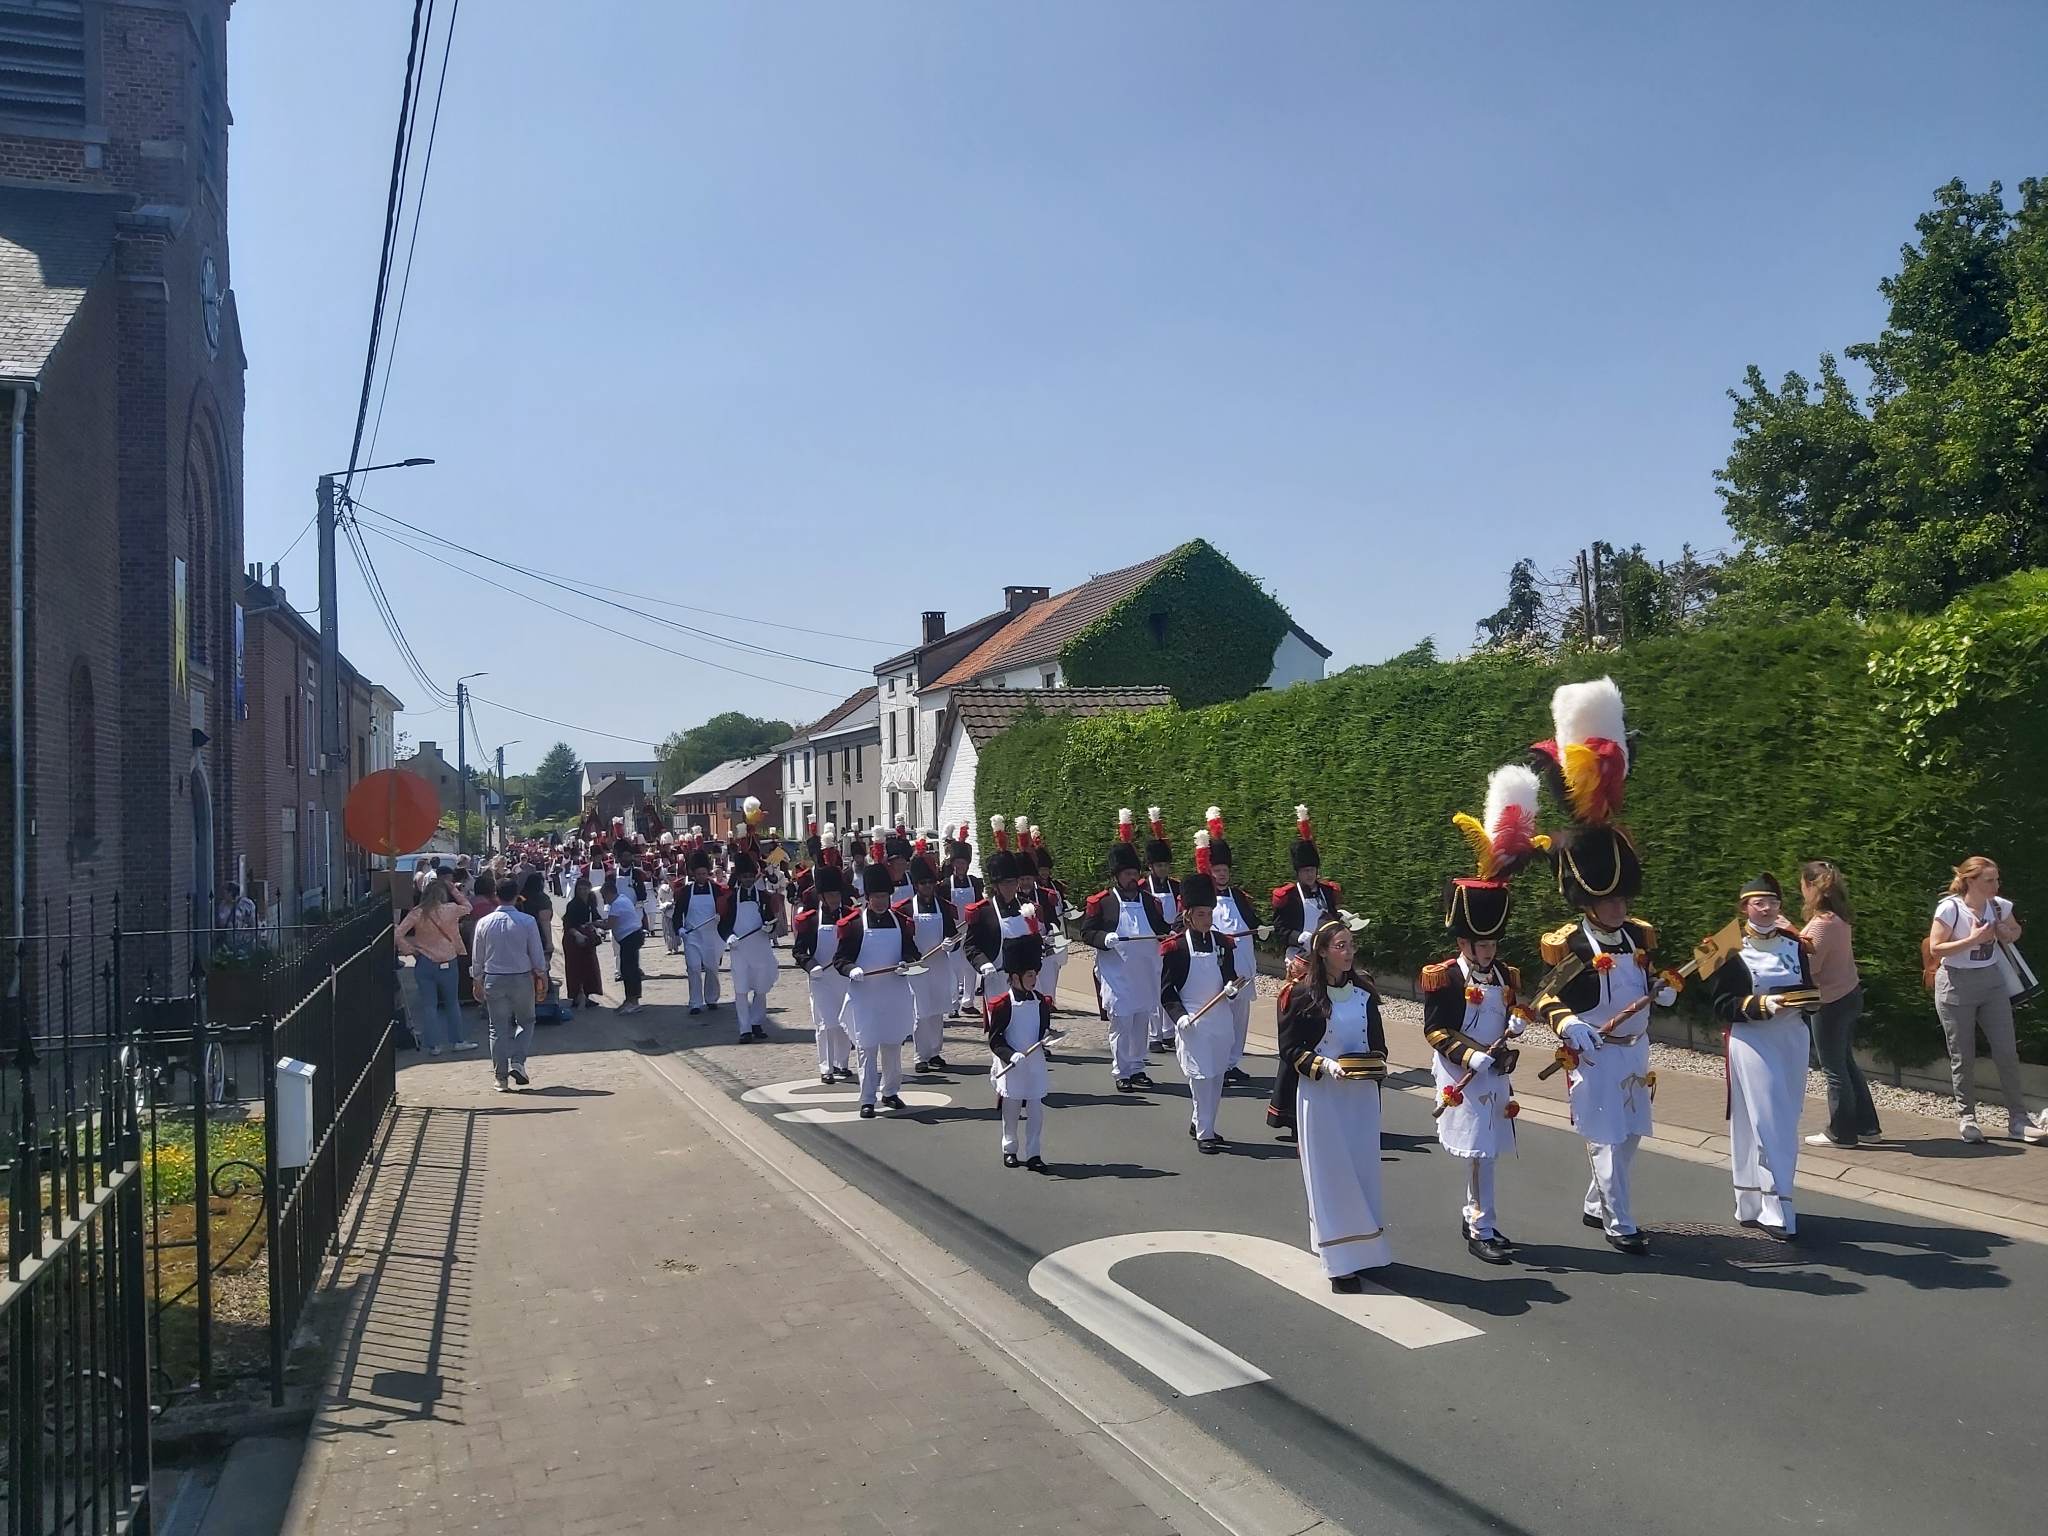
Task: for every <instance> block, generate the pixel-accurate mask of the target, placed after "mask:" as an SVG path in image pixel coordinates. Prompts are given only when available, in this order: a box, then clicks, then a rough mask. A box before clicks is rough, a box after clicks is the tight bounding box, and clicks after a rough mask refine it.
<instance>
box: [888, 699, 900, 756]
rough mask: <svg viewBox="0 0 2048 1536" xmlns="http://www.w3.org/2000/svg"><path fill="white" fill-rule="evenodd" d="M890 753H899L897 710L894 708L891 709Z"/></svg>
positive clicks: (891, 754)
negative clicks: (897, 744)
mask: <svg viewBox="0 0 2048 1536" xmlns="http://www.w3.org/2000/svg"><path fill="white" fill-rule="evenodd" d="M889 755H890V756H891V757H896V756H898V755H899V754H898V753H897V751H896V711H895V710H893V709H892V710H890V711H889Z"/></svg>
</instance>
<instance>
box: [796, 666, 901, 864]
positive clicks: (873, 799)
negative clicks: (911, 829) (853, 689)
mask: <svg viewBox="0 0 2048 1536" xmlns="http://www.w3.org/2000/svg"><path fill="white" fill-rule="evenodd" d="M877 713H878V712H877V709H876V705H875V690H874V689H873V688H863V689H861V690H860V691H859V692H858V693H855V694H852V695H849V696H848V697H847V698H845V699H842V700H840V702H839V703H838V704H836V705H834V706H833V707H832V708H831V709H830V710H828V711H827V712H826V713H825V714H823V715H821V716H820V717H819V718H818V719H817V720H816V721H814V722H812V723H811V724H810V725H807V726H805V727H804V728H803V729H802V730H800V731H798V732H797V733H796V734H795V735H794V736H792V737H790V738H789V740H787V741H784V742H781V743H779V744H778V745H777V746H776V748H775V752H776V755H777V757H779V758H780V759H781V765H782V767H781V772H782V804H783V816H784V826H783V830H784V831H785V832H787V833H788V834H789V835H790V836H791V837H797V838H800V837H802V836H803V835H804V827H805V826H806V825H807V824H808V823H810V822H813V821H815V822H817V823H818V825H819V826H820V827H823V826H825V825H826V824H827V823H830V824H831V825H833V826H836V827H838V828H839V829H840V830H841V831H842V832H852V831H855V830H860V829H864V828H867V827H871V826H873V825H874V824H875V820H876V808H877V806H879V805H880V803H881V798H880V788H881V782H882V773H881V761H880V759H881V752H880V748H879V746H878V743H879V742H880V740H881V731H880V726H879V724H878V723H877Z"/></svg>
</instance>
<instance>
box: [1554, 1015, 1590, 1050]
mask: <svg viewBox="0 0 2048 1536" xmlns="http://www.w3.org/2000/svg"><path fill="white" fill-rule="evenodd" d="M1557 1037H1558V1039H1560V1040H1562V1041H1563V1042H1564V1043H1565V1044H1566V1045H1568V1046H1570V1047H1571V1048H1572V1049H1573V1050H1575V1051H1577V1052H1578V1053H1579V1054H1580V1055H1581V1056H1589V1055H1591V1054H1592V1053H1593V1052H1594V1051H1597V1050H1598V1049H1600V1032H1599V1031H1598V1030H1597V1029H1595V1028H1594V1027H1593V1026H1592V1025H1590V1024H1588V1023H1587V1022H1586V1021H1585V1020H1584V1019H1581V1018H1570V1019H1566V1020H1565V1021H1564V1025H1563V1027H1562V1028H1560V1029H1559V1030H1558V1032H1557Z"/></svg>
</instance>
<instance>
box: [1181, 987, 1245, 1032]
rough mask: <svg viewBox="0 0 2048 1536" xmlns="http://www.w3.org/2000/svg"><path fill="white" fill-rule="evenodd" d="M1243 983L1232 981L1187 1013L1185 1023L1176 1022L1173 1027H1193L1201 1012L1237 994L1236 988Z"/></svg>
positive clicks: (1198, 1020) (1203, 1012)
mask: <svg viewBox="0 0 2048 1536" xmlns="http://www.w3.org/2000/svg"><path fill="white" fill-rule="evenodd" d="M1243 985H1244V983H1243V982H1241V981H1233V982H1232V983H1231V984H1230V985H1229V986H1227V987H1225V988H1224V989H1223V990H1222V991H1221V992H1218V993H1217V994H1216V995H1215V996H1214V997H1212V998H1210V999H1209V1001H1207V1002H1206V1003H1204V1004H1202V1006H1201V1007H1199V1008H1197V1009H1196V1010H1195V1011H1194V1012H1193V1013H1191V1014H1189V1015H1188V1021H1187V1023H1185V1024H1176V1025H1174V1026H1173V1027H1174V1028H1175V1029H1193V1028H1194V1027H1195V1026H1196V1025H1197V1024H1199V1023H1200V1022H1201V1021H1202V1015H1203V1014H1205V1013H1207V1012H1208V1011H1209V1010H1210V1009H1211V1008H1214V1007H1215V1006H1216V1005H1217V1004H1218V1003H1220V1002H1222V1001H1223V1000H1224V999H1225V998H1231V997H1235V996H1237V993H1238V989H1239V988H1240V987H1242V986H1243Z"/></svg>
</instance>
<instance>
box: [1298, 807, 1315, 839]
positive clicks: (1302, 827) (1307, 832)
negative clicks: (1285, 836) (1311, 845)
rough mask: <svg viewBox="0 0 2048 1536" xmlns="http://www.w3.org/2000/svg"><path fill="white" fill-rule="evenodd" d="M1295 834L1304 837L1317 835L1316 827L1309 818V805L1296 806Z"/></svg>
mask: <svg viewBox="0 0 2048 1536" xmlns="http://www.w3.org/2000/svg"><path fill="white" fill-rule="evenodd" d="M1294 835H1295V836H1296V837H1299V838H1304V839H1306V838H1312V837H1314V836H1315V835H1316V829H1315V827H1314V826H1313V825H1312V824H1311V823H1310V821H1309V819H1308V807H1307V806H1305V805H1297V806H1296V807H1295V808H1294Z"/></svg>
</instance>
